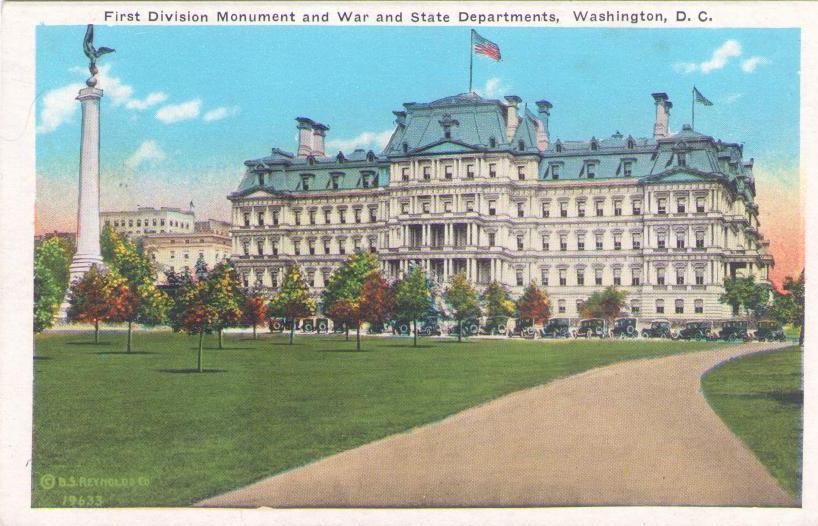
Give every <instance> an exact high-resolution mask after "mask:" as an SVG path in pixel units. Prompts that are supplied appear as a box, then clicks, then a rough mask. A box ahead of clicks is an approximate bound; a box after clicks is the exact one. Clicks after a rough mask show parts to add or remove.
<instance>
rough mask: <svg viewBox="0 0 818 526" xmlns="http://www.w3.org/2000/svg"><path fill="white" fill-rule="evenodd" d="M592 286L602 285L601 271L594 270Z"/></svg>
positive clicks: (598, 269) (599, 269)
mask: <svg viewBox="0 0 818 526" xmlns="http://www.w3.org/2000/svg"><path fill="white" fill-rule="evenodd" d="M594 285H602V269H601V268H597V269H594Z"/></svg>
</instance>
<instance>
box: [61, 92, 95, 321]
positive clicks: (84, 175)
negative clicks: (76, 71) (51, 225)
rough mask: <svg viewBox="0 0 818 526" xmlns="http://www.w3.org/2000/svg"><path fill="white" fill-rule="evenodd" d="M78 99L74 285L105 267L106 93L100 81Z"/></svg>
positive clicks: (63, 314)
mask: <svg viewBox="0 0 818 526" xmlns="http://www.w3.org/2000/svg"><path fill="white" fill-rule="evenodd" d="M86 84H87V85H88V87H86V88H83V89H81V90H80V92H79V95H78V96H77V100H79V101H80V104H82V138H81V144H80V178H79V183H80V184H79V199H78V204H77V251H76V253H75V254H74V259H73V260H72V261H71V266H70V267H69V272H70V275H71V278H70V279H71V282H73V281H74V280H77V279H80V278H82V276H83V275H85V273H86V272H88V271H89V270H90V269H91V267H92V266H96V267H97V268H99V269H102V268H103V263H102V254H101V251H100V247H99V234H100V225H99V103H100V99H101V98H102V90H101V89H98V88H96V87H95V86H96V78H94V77H92V78H90V79H89V80H88V82H86ZM67 300H68V295H67V293H66V299H65V301H63V304H62V305H61V306H60V312H59V316H58V317H59V319H60V320H62V321H64V320H65V315H66V311H67V309H68V301H67Z"/></svg>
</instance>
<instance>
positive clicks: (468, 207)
mask: <svg viewBox="0 0 818 526" xmlns="http://www.w3.org/2000/svg"><path fill="white" fill-rule="evenodd" d="M466 212H474V201H472V200H471V199H469V200H468V201H466Z"/></svg>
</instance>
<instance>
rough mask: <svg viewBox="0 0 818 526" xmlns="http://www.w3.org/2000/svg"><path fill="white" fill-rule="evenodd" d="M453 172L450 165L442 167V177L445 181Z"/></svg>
mask: <svg viewBox="0 0 818 526" xmlns="http://www.w3.org/2000/svg"><path fill="white" fill-rule="evenodd" d="M453 170H454V168H453V167H452V165H451V164H447V165H446V166H444V167H443V177H445V178H446V179H451V178H452V171H453Z"/></svg>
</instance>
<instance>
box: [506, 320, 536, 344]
mask: <svg viewBox="0 0 818 526" xmlns="http://www.w3.org/2000/svg"><path fill="white" fill-rule="evenodd" d="M510 336H521V337H523V338H528V339H529V340H530V339H533V338H534V337H536V336H537V330H536V329H535V328H534V320H533V319H532V318H518V319H516V320H514V329H513V330H512V331H511V334H510Z"/></svg>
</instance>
